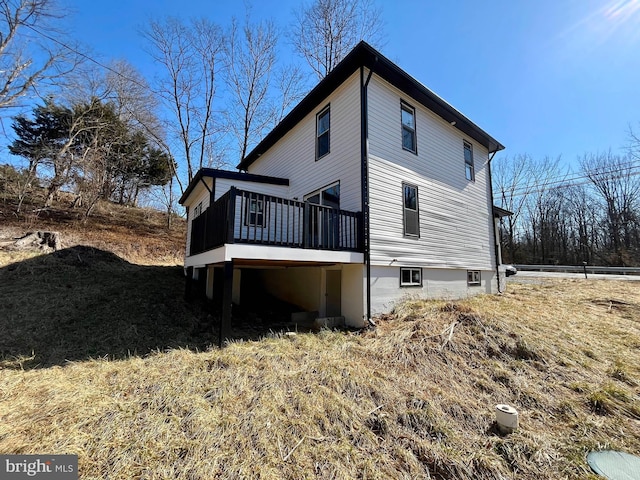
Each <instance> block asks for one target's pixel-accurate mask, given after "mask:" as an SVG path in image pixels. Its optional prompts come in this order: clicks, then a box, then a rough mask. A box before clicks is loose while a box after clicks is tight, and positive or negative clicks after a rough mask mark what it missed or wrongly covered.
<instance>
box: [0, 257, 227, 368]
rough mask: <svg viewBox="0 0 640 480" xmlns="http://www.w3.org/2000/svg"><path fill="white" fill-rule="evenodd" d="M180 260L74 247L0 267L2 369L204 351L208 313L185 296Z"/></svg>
mask: <svg viewBox="0 0 640 480" xmlns="http://www.w3.org/2000/svg"><path fill="white" fill-rule="evenodd" d="M183 296H184V276H183V272H182V267H155V266H152V267H149V266H140V265H134V264H131V263H128V262H126V261H125V260H123V259H121V258H120V257H118V256H116V255H114V254H113V253H110V252H106V251H102V250H98V249H94V248H91V247H83V246H78V247H73V248H68V249H64V250H60V251H58V252H55V253H52V254H50V255H43V256H39V257H36V258H32V259H29V260H25V261H22V262H18V263H14V264H10V265H8V266H5V267H2V268H0V332H2V334H1V335H0V368H25V369H27V368H46V367H50V366H54V365H64V364H65V363H67V362H68V361H81V360H87V359H89V358H98V357H103V358H104V357H106V358H109V359H124V358H128V357H130V356H134V355H145V354H148V353H150V352H153V351H155V350H166V349H169V348H176V347H185V348H191V349H198V350H204V349H207V348H208V347H209V346H210V345H216V344H217V338H215V337H214V335H213V333H211V332H206V333H198V329H197V326H198V324H199V323H200V322H201V321H202V320H203V319H204V318H205V317H206V315H207V313H206V311H205V310H204V309H203V308H202V305H201V304H198V303H193V304H189V303H186V302H185V301H184V298H183Z"/></svg>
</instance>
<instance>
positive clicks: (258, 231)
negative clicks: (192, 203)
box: [189, 187, 362, 255]
mask: <svg viewBox="0 0 640 480" xmlns="http://www.w3.org/2000/svg"><path fill="white" fill-rule="evenodd" d="M225 243H250V244H258V245H274V246H282V247H290V248H312V249H319V250H341V251H356V252H359V251H362V215H361V213H360V212H350V211H347V210H340V209H337V208H330V207H324V206H320V205H313V204H311V203H309V202H299V201H296V200H289V199H286V198H281V197H274V196H271V195H265V194H262V193H256V192H249V191H246V190H239V189H236V188H234V187H232V188H231V189H230V190H229V191H228V192H227V193H225V194H224V195H223V196H222V197H220V198H219V199H218V200H217V201H216V202H215V203H214V204H213V205H211V206H209V208H207V209H206V210H205V211H203V212H202V214H201V215H199V216H198V217H196V218H195V219H193V222H192V224H191V243H190V250H189V253H190V255H195V254H198V253H202V252H205V251H207V250H211V249H214V248H217V247H220V246H222V245H224V244H225Z"/></svg>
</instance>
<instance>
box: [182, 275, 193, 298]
mask: <svg viewBox="0 0 640 480" xmlns="http://www.w3.org/2000/svg"><path fill="white" fill-rule="evenodd" d="M186 270H187V273H186V278H185V280H184V300H185V301H186V302H189V301H191V290H192V285H193V267H187V269H186Z"/></svg>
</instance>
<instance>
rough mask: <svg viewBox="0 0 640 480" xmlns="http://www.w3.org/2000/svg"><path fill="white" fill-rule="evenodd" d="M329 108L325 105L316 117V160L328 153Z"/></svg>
mask: <svg viewBox="0 0 640 480" xmlns="http://www.w3.org/2000/svg"><path fill="white" fill-rule="evenodd" d="M330 130H331V110H330V108H329V106H326V107H325V108H324V109H323V110H322V111H321V112H320V113H319V114H318V115H317V117H316V160H319V159H321V158H322V157H324V156H325V155H326V154H328V153H329V131H330Z"/></svg>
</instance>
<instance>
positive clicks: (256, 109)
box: [225, 12, 278, 160]
mask: <svg viewBox="0 0 640 480" xmlns="http://www.w3.org/2000/svg"><path fill="white" fill-rule="evenodd" d="M277 41H278V36H277V33H276V27H275V25H274V24H273V22H271V21H261V22H257V23H252V22H251V19H250V17H249V12H247V15H246V17H245V21H244V24H243V25H242V26H241V27H238V22H237V20H236V19H235V18H234V19H233V20H232V21H231V29H230V31H229V34H228V36H227V42H226V48H225V53H226V58H227V74H226V76H225V78H226V83H227V86H228V88H229V94H230V98H229V102H230V105H229V108H228V109H227V116H228V122H229V130H230V131H231V132H232V134H233V136H234V137H235V138H236V141H237V143H238V151H239V154H240V158H239V160H242V159H243V158H244V157H245V155H246V154H247V150H248V148H249V146H250V145H252V144H255V142H256V141H257V140H259V138H260V137H261V136H262V134H263V133H264V131H265V130H266V128H267V127H268V126H269V125H271V124H272V123H273V117H274V116H275V115H276V113H275V112H274V109H273V107H272V105H270V103H269V100H270V98H269V93H270V87H271V82H272V79H273V69H274V65H275V62H276V46H277Z"/></svg>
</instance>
